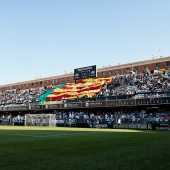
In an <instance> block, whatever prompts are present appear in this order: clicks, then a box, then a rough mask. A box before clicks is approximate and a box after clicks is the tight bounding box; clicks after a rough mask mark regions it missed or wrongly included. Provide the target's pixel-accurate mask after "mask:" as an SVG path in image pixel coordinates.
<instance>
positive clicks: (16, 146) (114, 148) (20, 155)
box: [0, 126, 170, 170]
mask: <svg viewBox="0 0 170 170" xmlns="http://www.w3.org/2000/svg"><path fill="white" fill-rule="evenodd" d="M0 169H1V170H15V169H16V170H26V169H29V170H48V169H50V170H53V169H57V170H60V169H61V170H64V169H67V170H76V169H77V170H78V169H80V170H95V169H98V170H104V169H106V170H120V169H122V170H124V169H128V170H132V169H134V170H138V169H139V170H140V169H141V170H143V169H144V170H147V169H148V170H152V169H153V170H157V169H160V170H162V169H163V170H169V169H170V131H149V130H143V131H141V130H124V129H90V128H89V129H88V128H86V129H85V128H60V127H15V126H0Z"/></svg>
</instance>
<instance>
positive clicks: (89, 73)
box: [74, 65, 97, 80]
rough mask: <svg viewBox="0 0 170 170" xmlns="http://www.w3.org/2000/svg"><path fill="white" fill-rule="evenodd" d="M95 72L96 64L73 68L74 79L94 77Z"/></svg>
mask: <svg viewBox="0 0 170 170" xmlns="http://www.w3.org/2000/svg"><path fill="white" fill-rule="evenodd" d="M96 74H97V71H96V65H93V66H88V67H82V68H77V69H74V80H80V79H86V78H95V77H96Z"/></svg>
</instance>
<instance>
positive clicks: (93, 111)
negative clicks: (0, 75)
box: [0, 57, 170, 170]
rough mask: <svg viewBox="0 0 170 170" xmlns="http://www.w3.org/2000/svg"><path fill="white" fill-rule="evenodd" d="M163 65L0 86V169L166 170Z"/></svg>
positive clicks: (168, 96) (169, 96)
mask: <svg viewBox="0 0 170 170" xmlns="http://www.w3.org/2000/svg"><path fill="white" fill-rule="evenodd" d="M169 61H170V57H160V58H157V59H152V60H148V61H140V62H136V63H129V64H124V65H118V66H111V67H106V68H99V69H98V68H97V67H96V65H92V66H87V67H83V68H76V69H74V74H70V75H60V76H55V77H48V78H43V79H41V80H31V81H26V82H20V83H14V84H10V85H9V84H7V85H3V86H1V87H0V97H1V98H0V116H1V119H0V124H1V126H0V129H1V132H0V134H1V158H2V159H1V167H3V168H2V169H4V170H5V169H30V167H31V169H53V168H54V167H56V168H57V169H75V168H76V167H79V168H80V169H108V168H110V167H112V168H111V169H144V168H146V169H162V168H163V169H168V166H169V162H168V161H169V148H168V150H167V146H168V145H169V140H170V138H169V136H170V135H169V132H168V131H169V130H170V128H169V125H170V112H169V110H170V107H169V104H170V69H169V67H170V62H169ZM146 63H147V64H146ZM162 131H163V132H162ZM6 151H7V152H8V154H9V155H10V156H9V155H8V157H7V158H6V157H5V153H6ZM148 153H149V154H148ZM127 155H128V157H127ZM156 157H158V158H159V160H160V161H161V164H160V163H159V162H158V161H157V159H156ZM118 158H119V159H118ZM122 161H123V162H122ZM129 162H130V164H129ZM150 162H152V163H154V164H151V163H150ZM163 164H164V165H163ZM15 165H16V166H15ZM84 165H85V166H84ZM113 167H114V168H113Z"/></svg>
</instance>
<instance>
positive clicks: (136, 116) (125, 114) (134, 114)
mask: <svg viewBox="0 0 170 170" xmlns="http://www.w3.org/2000/svg"><path fill="white" fill-rule="evenodd" d="M41 114H47V113H45V112H41ZM49 114H55V115H56V120H59V121H60V122H61V120H62V121H63V122H64V121H65V122H66V123H67V124H69V122H70V125H71V123H75V122H76V120H79V121H78V122H81V123H82V122H86V123H87V124H89V125H91V127H94V126H95V122H97V121H98V122H99V123H105V124H107V127H109V126H110V125H111V123H113V122H114V123H115V122H117V121H118V119H120V120H121V122H122V123H127V122H128V123H143V124H144V123H147V122H157V123H159V122H168V121H169V120H170V111H168V110H166V109H162V110H159V109H157V110H145V109H141V110H133V109H129V110H114V109H113V110H110V111H102V112H101V111H87V110H79V111H77V110H65V111H56V110H54V111H50V112H49ZM23 120H24V115H20V114H18V115H13V116H11V115H10V114H8V115H1V117H0V123H1V124H2V123H3V122H6V123H11V124H14V123H16V122H17V123H23ZM93 123H94V124H93Z"/></svg>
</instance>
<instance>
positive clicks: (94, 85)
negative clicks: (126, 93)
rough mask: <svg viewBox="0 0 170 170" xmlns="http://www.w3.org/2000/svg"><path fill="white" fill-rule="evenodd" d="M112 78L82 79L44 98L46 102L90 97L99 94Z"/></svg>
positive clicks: (55, 90)
mask: <svg viewBox="0 0 170 170" xmlns="http://www.w3.org/2000/svg"><path fill="white" fill-rule="evenodd" d="M111 79H112V78H111V77H109V78H98V79H92V78H89V79H84V80H79V81H77V83H76V84H74V83H67V84H66V85H65V86H64V87H63V88H56V89H54V91H53V92H52V93H51V94H50V95H48V96H47V97H46V100H47V101H50V99H51V100H52V101H54V100H62V99H63V98H67V99H74V98H77V97H78V98H82V97H85V96H88V97H92V96H94V94H96V93H99V92H100V90H101V88H102V85H103V84H104V83H108V82H110V80H111Z"/></svg>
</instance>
